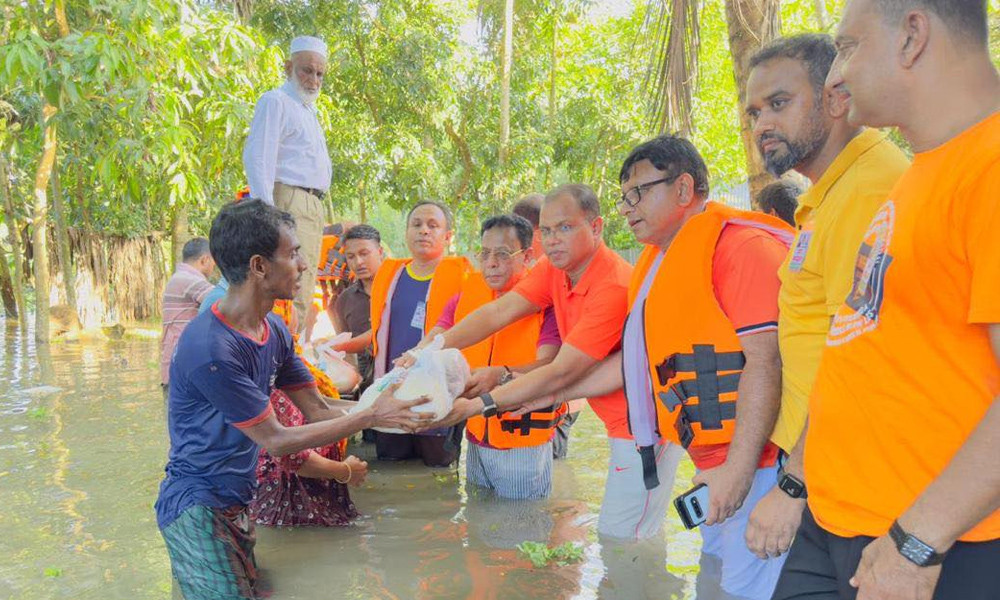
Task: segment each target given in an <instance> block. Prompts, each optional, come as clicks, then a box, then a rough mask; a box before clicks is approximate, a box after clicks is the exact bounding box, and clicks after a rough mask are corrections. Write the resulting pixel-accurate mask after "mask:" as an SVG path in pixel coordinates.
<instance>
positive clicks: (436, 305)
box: [371, 256, 472, 377]
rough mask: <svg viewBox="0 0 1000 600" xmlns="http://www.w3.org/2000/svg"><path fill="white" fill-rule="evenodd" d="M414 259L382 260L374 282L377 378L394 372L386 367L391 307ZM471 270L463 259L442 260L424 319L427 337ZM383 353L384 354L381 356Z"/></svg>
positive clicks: (373, 312)
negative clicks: (398, 286) (406, 269)
mask: <svg viewBox="0 0 1000 600" xmlns="http://www.w3.org/2000/svg"><path fill="white" fill-rule="evenodd" d="M412 261H413V259H412V258H405V259H398V258H387V259H385V260H384V261H382V266H381V267H379V269H378V273H376V274H375V279H374V280H373V281H372V293H371V321H372V356H374V357H375V377H381V376H382V375H385V374H386V373H387V372H388V371H390V370H391V368H392V366H391V365H386V359H387V358H388V357H387V356H385V348H386V347H387V346H388V342H389V307H390V306H391V304H392V303H391V302H390V299H391V297H392V294H393V292H394V291H395V290H396V282H397V281H398V280H399V275H400V273H402V270H403V268H404V267H405V266H406V265H408V264H409V263H410V262H412ZM471 270H472V265H471V264H470V263H469V260H468V259H467V258H465V257H464V256H446V257H444V258H443V259H441V262H440V263H439V264H438V266H437V269H435V271H434V276H433V277H432V278H431V285H430V289H429V290H428V293H427V312H426V316H425V317H424V334H425V335H426V334H427V332H428V331H430V330H431V329H432V328H433V327H434V325H435V324H436V323H437V320H438V319H440V318H441V313H442V312H444V307H445V305H446V304H448V301H449V300H451V299H452V297H454V296H455V294H457V293H458V292H459V290H461V289H462V283H464V282H465V278H466V277H467V276H468V274H469V271H471ZM380 350H381V351H382V355H381V356H380V355H379V352H380Z"/></svg>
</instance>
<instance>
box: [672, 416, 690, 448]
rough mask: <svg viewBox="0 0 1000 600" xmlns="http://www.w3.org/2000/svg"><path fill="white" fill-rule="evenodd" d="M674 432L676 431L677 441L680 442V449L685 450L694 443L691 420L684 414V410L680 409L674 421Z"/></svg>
mask: <svg viewBox="0 0 1000 600" xmlns="http://www.w3.org/2000/svg"><path fill="white" fill-rule="evenodd" d="M674 430H675V431H677V441H679V442H680V444H681V447H682V448H684V449H685V450H687V448H688V446H690V445H691V442H693V441H694V428H693V427H691V419H690V418H689V417H688V416H687V413H685V412H684V409H681V411H680V413H678V415H677V420H676V421H674Z"/></svg>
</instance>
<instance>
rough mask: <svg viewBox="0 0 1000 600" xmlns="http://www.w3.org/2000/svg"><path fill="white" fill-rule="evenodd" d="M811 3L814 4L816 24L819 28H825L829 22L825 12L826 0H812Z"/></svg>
mask: <svg viewBox="0 0 1000 600" xmlns="http://www.w3.org/2000/svg"><path fill="white" fill-rule="evenodd" d="M813 3H814V5H815V6H816V24H817V25H819V28H820V29H826V27H827V24H829V22H830V21H829V18H828V15H827V13H826V0H813Z"/></svg>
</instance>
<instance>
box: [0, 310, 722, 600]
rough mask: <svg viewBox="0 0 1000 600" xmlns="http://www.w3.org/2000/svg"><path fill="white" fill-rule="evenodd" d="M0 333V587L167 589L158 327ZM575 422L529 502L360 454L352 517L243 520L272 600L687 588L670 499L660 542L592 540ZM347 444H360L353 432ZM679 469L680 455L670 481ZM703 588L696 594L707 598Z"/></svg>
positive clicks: (141, 593) (585, 423) (599, 465)
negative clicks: (545, 492)
mask: <svg viewBox="0 0 1000 600" xmlns="http://www.w3.org/2000/svg"><path fill="white" fill-rule="evenodd" d="M0 323H2V322H0ZM3 331H4V339H3V343H2V344H0V598H16V599H18V600H20V599H35V598H38V599H43V598H72V599H75V600H85V599H102V600H106V599H114V598H123V599H126V598H127V599H130V600H132V599H137V598H170V597H171V578H170V566H169V561H168V559H167V554H166V551H165V549H164V546H163V541H162V539H161V538H160V534H159V532H158V530H157V528H156V522H155V519H154V514H153V509H152V505H153V502H154V500H155V498H156V492H157V488H158V485H159V483H160V480H161V478H162V473H163V466H164V463H165V460H166V455H167V438H166V427H165V414H164V407H163V401H162V397H161V394H160V390H159V386H158V371H157V353H158V343H157V340H156V339H155V338H152V339H125V340H120V341H108V340H95V341H88V342H60V343H55V344H52V345H51V346H50V347H49V349H48V350H46V351H42V352H39V351H37V350H36V348H35V347H34V345H33V344H32V343H29V342H27V341H26V340H25V339H24V338H23V337H22V336H21V335H20V334H19V333H18V331H17V330H16V328H13V327H10V326H9V325H7V326H6V327H4V330H3ZM572 431H573V433H572V438H571V442H570V453H569V458H568V459H567V460H564V461H557V462H556V464H555V472H554V492H553V496H552V498H551V499H549V500H547V501H544V502H539V503H530V502H511V501H502V500H498V499H496V498H491V497H483V496H482V495H477V494H475V493H474V492H468V491H466V488H465V477H464V462H463V463H462V464H461V465H460V467H459V468H458V469H451V470H429V469H427V468H425V467H423V466H419V465H418V464H415V463H408V464H385V463H376V462H372V463H371V467H372V468H371V470H370V475H369V478H368V481H367V483H366V484H365V485H364V486H363V487H362V488H360V489H356V490H353V491H352V493H351V494H352V498H353V500H354V502H355V504H356V505H357V508H358V510H359V512H360V513H362V517H361V518H360V519H358V521H357V522H356V523H355V524H354V525H353V526H351V527H346V528H341V529H299V530H287V529H286V530H273V529H266V528H258V544H257V557H258V563H259V564H260V566H261V567H262V568H263V570H264V571H265V572H266V573H267V574H268V576H269V577H270V579H271V581H272V582H273V585H274V588H275V595H274V598H276V599H311V598H333V599H339V598H343V599H366V600H367V599H380V600H381V599H385V600H389V599H400V600H406V599H421V600H424V599H428V600H429V599H434V600H445V599H454V600H460V599H470V600H489V599H494V598H497V599H504V600H512V599H519V598H532V599H559V600H562V599H590V598H602V599H622V600H638V599H644V598H656V599H669V598H694V597H695V596H696V593H695V579H696V576H697V573H698V570H699V558H700V557H699V549H700V545H701V543H700V538H699V536H698V534H697V533H696V532H686V531H683V528H682V527H681V525H680V524H679V522H678V520H677V517H676V515H674V514H673V510H672V509H671V513H670V514H668V515H667V525H666V532H665V533H664V536H663V537H662V538H659V539H654V540H650V541H647V542H644V543H640V544H635V543H616V542H611V541H607V540H602V539H599V538H598V536H597V534H596V523H597V513H598V510H599V507H600V501H601V496H602V494H603V489H604V477H605V469H606V468H607V446H606V445H605V444H606V441H605V437H604V435H603V433H602V432H603V428H602V426H601V424H600V422H599V421H598V420H597V418H596V417H594V415H593V414H592V413H590V412H589V411H586V412H585V413H584V415H583V416H582V417H581V419H580V420H579V421H578V422H577V423H576V425H575V426H574V428H573V430H572ZM350 452H352V453H354V454H357V455H359V456H361V457H362V458H367V457H370V456H371V455H372V454H373V452H374V450H373V446H370V445H365V444H360V443H359V444H355V445H353V447H352V449H351V450H350ZM692 473H693V467H692V465H691V464H690V462H688V461H687V460H686V459H685V460H684V461H683V462H682V463H681V468H680V471H679V472H678V476H677V479H676V483H675V488H676V489H675V492H676V493H680V492H682V491H684V490H686V489H688V488H689V487H690V478H691V475H692ZM525 540H532V541H540V542H547V543H548V544H549V545H550V546H551V545H557V544H561V543H564V542H567V541H570V542H576V543H578V544H580V545H581V546H582V547H583V549H584V560H583V561H581V562H579V563H577V564H573V565H568V566H562V567H560V566H548V567H545V568H541V569H536V568H533V567H532V565H531V563H530V562H529V561H527V560H526V559H525V558H524V557H523V556H521V555H520V554H519V553H518V551H517V550H516V549H515V546H516V545H517V544H518V543H520V542H522V541H525ZM702 579H705V578H704V577H703V578H702ZM705 586H706V582H704V581H703V582H699V583H698V587H699V588H700V590H699V593H698V594H697V597H698V598H699V599H701V600H708V599H709V598H715V597H717V596H716V595H715V594H714V593H711V592H708V591H707V589H708V588H706V587H705Z"/></svg>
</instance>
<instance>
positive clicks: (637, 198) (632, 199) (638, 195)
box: [615, 173, 681, 207]
mask: <svg viewBox="0 0 1000 600" xmlns="http://www.w3.org/2000/svg"><path fill="white" fill-rule="evenodd" d="M680 176H681V174H680V173H678V174H676V175H674V176H673V177H664V178H663V179H657V180H656V181H649V182H647V183H642V184H639V185H637V186H635V187H634V188H632V189H630V190H629V191H627V192H625V193H624V194H622V195H621V197H620V198H618V201H617V202H616V203H615V204H616V205H617V206H621V205H622V204H624V205H626V206H628V207H633V206H635V205H636V204H639V203H640V202H642V195H643V194H644V193H646V192H648V191H649V190H650V189H652V188H653V187H654V186H657V185H660V184H661V183H665V184H667V185H670V184H671V183H673V182H674V181H676V180H677V178H678V177H680Z"/></svg>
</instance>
